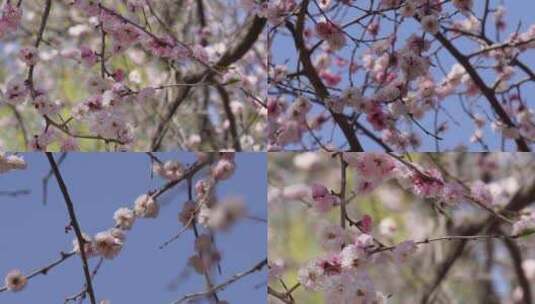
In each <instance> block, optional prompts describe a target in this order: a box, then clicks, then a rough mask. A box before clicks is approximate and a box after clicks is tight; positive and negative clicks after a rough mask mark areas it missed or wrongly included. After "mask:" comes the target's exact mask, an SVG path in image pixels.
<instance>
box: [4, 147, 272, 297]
mask: <svg viewBox="0 0 535 304" xmlns="http://www.w3.org/2000/svg"><path fill="white" fill-rule="evenodd" d="M158 155H159V157H160V158H161V159H179V160H183V161H187V162H192V161H193V160H194V157H193V154H188V153H165V154H158ZM57 156H58V155H56V157H57ZM24 157H25V159H26V160H27V162H28V164H29V167H28V169H27V170H26V171H18V172H12V173H8V174H4V175H0V191H2V190H16V189H29V190H30V191H31V194H30V195H27V196H21V197H18V198H8V197H0V227H1V228H2V232H3V233H4V236H3V237H2V238H1V239H0V276H1V278H2V284H1V285H3V278H4V276H5V274H6V273H7V272H8V271H9V270H11V269H13V268H20V269H21V270H22V271H24V272H29V271H31V270H34V269H36V268H39V267H42V266H44V265H45V264H47V263H49V262H51V261H52V260H54V259H56V258H57V257H58V256H59V252H60V251H61V250H63V251H69V250H71V249H72V245H71V242H72V239H73V238H74V234H73V233H69V234H65V232H64V228H65V226H66V225H67V223H68V216H67V211H66V208H65V203H64V201H63V198H62V196H61V193H60V192H59V190H58V187H57V183H56V181H55V179H52V180H51V182H50V184H49V196H48V205H47V206H43V204H42V190H41V189H42V184H41V180H42V177H43V176H44V175H46V173H47V172H48V170H49V165H48V162H47V160H46V157H45V155H44V154H40V153H33V154H24ZM236 162H237V164H238V168H237V171H236V174H235V175H234V176H233V177H232V178H231V179H230V180H228V181H225V182H223V183H221V184H220V186H219V188H218V194H219V197H225V196H243V197H244V198H245V201H246V203H247V207H248V209H249V211H250V214H251V215H255V216H258V217H261V218H264V219H266V218H267V210H266V156H265V154H262V153H241V154H239V155H237V156H236ZM61 171H62V174H63V177H64V179H65V180H66V183H67V186H68V187H69V190H70V193H71V197H72V199H73V201H74V203H75V208H76V212H77V215H78V219H79V221H80V224H81V226H82V229H83V230H84V231H86V232H87V233H90V234H95V233H97V232H99V231H103V230H106V229H108V228H110V227H111V226H112V225H113V219H112V216H113V213H114V211H115V210H116V209H117V208H119V207H121V206H131V205H132V202H133V201H134V200H135V199H136V197H137V196H138V195H139V194H141V193H144V192H145V191H147V190H149V189H154V188H155V187H158V186H159V185H162V183H163V181H162V180H161V179H159V178H154V179H151V177H150V171H149V159H148V157H147V156H146V155H145V154H143V153H124V154H121V153H79V154H70V155H69V157H68V158H67V159H66V161H65V162H64V163H63V164H62V166H61ZM184 190H185V189H184V188H183V187H182V188H180V187H179V188H178V189H177V190H176V191H174V192H172V193H169V195H167V196H165V197H163V198H162V200H161V203H162V208H161V212H160V216H159V217H158V219H156V220H139V221H138V222H136V224H135V226H134V228H133V230H132V231H130V232H129V233H128V235H127V241H126V245H125V247H124V248H123V251H122V252H121V254H120V255H119V256H118V257H116V258H115V259H114V260H112V261H106V262H105V263H104V264H103V265H102V268H101V269H100V272H99V273H98V275H97V277H96V278H95V280H94V286H95V290H96V294H97V297H98V298H99V299H103V298H107V299H109V300H111V303H112V304H123V303H170V302H171V301H172V300H175V299H178V298H180V297H181V296H182V295H184V294H187V293H191V292H195V291H202V290H203V289H204V283H203V280H202V277H201V276H199V275H197V274H192V275H190V276H189V277H187V278H186V279H183V280H181V281H180V282H179V283H178V284H177V288H176V289H175V290H170V289H169V284H170V283H171V282H173V281H175V280H176V278H177V277H179V276H180V275H181V274H183V273H184V270H185V266H186V263H187V259H188V257H189V256H190V255H191V254H192V252H193V249H192V238H193V236H192V233H191V232H188V233H186V234H184V235H183V237H182V238H181V239H180V240H178V241H176V242H174V243H172V244H171V245H170V246H168V247H167V248H166V249H163V250H160V249H158V246H159V245H160V244H161V243H162V242H163V241H164V240H166V239H167V238H169V237H170V236H172V235H173V234H174V233H175V232H176V231H178V230H179V229H180V228H181V226H180V225H179V223H178V221H177V213H178V211H179V210H180V206H181V204H182V202H183V201H185V191H184ZM266 235H267V228H266V224H265V223H263V222H257V221H252V220H248V219H247V220H243V221H242V222H241V223H240V224H238V225H237V226H235V227H234V228H233V229H232V230H231V231H230V232H229V233H227V234H224V235H221V234H220V236H219V237H218V238H217V244H218V247H219V248H220V250H222V253H223V262H222V268H223V274H222V276H217V278H216V281H217V282H221V281H223V280H225V278H227V277H229V276H230V275H232V274H234V273H236V272H239V271H242V270H246V269H249V267H251V266H252V265H254V264H255V263H257V262H259V261H260V260H261V259H263V258H265V257H266V252H267V249H266ZM96 261H97V260H96V259H94V260H93V263H95V262H96ZM266 279H267V277H266V270H265V269H264V272H262V273H256V274H254V275H252V276H250V277H248V278H246V279H244V280H242V281H240V282H238V283H236V284H234V285H232V286H231V287H229V288H228V289H226V290H225V291H224V292H221V296H220V298H221V299H224V300H228V301H229V302H230V303H258V300H259V299H262V301H264V299H265V283H266ZM83 283H84V279H83V272H82V268H81V261H80V259H79V258H78V257H73V258H71V259H69V260H68V261H66V262H65V263H64V264H63V265H61V266H59V267H58V268H56V269H54V270H52V271H51V272H50V273H49V274H48V275H47V276H38V277H36V278H33V279H32V280H30V281H29V284H28V286H27V288H26V289H25V290H23V291H22V292H19V293H10V292H5V293H2V294H0V303H9V304H27V303H63V300H64V298H65V297H67V296H70V295H73V294H75V293H77V292H78V291H79V290H80V289H81V288H82V286H83Z"/></svg>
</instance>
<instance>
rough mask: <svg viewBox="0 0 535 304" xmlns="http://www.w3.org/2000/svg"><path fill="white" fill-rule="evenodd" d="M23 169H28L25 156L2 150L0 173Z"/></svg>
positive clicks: (0, 152) (0, 154)
mask: <svg viewBox="0 0 535 304" xmlns="http://www.w3.org/2000/svg"><path fill="white" fill-rule="evenodd" d="M23 169H26V162H25V161H24V158H22V157H21V156H19V155H16V154H6V153H5V152H2V151H0V174H3V173H7V172H9V171H12V170H23Z"/></svg>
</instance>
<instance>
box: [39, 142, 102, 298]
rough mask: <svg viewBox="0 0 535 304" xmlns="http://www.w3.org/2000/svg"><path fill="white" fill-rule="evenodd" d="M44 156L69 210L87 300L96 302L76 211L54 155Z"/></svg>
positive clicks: (47, 154)
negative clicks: (76, 241) (78, 251)
mask: <svg viewBox="0 0 535 304" xmlns="http://www.w3.org/2000/svg"><path fill="white" fill-rule="evenodd" d="M46 157H47V158H48V162H49V163H50V167H52V171H53V172H54V176H55V177H56V180H57V181H58V185H59V188H60V190H61V193H62V194H63V198H64V199H65V205H66V206H67V211H68V212H69V217H70V219H71V225H72V227H73V228H74V232H75V234H76V239H77V240H78V248H80V258H81V259H82V268H83V270H84V275H85V281H86V286H87V294H88V295H89V300H90V301H91V304H96V303H97V301H96V298H95V291H94V289H93V284H92V282H91V272H90V271H89V266H88V263H87V256H86V254H85V250H83V248H84V247H85V246H84V245H85V242H86V241H85V239H84V237H83V235H82V230H81V229H80V224H79V223H78V220H77V219H76V213H75V211H74V204H73V202H72V200H71V197H70V195H69V191H68V190H67V186H66V185H65V181H64V180H63V177H62V176H61V173H60V172H59V168H58V165H57V164H56V161H55V160H54V155H53V154H52V153H50V152H47V153H46Z"/></svg>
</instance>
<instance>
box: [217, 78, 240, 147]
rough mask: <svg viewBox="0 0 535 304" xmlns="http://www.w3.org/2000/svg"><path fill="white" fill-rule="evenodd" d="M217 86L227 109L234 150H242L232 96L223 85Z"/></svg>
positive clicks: (224, 107)
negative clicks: (232, 107) (231, 103)
mask: <svg viewBox="0 0 535 304" xmlns="http://www.w3.org/2000/svg"><path fill="white" fill-rule="evenodd" d="M216 88H217V91H218V92H219V95H220V96H221V101H222V103H223V109H224V110H225V114H226V115H227V119H228V121H229V129H230V134H231V135H232V142H233V146H234V150H235V151H236V152H241V150H242V149H241V145H240V137H239V136H238V127H237V126H236V117H235V116H234V113H232V109H231V108H230V98H229V96H228V92H227V91H226V90H225V88H223V87H222V86H217V87H216Z"/></svg>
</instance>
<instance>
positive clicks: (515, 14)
mask: <svg viewBox="0 0 535 304" xmlns="http://www.w3.org/2000/svg"><path fill="white" fill-rule="evenodd" d="M368 2H369V1H361V2H359V3H360V6H366V5H367V4H368ZM484 2H485V1H483V0H478V1H474V3H475V9H474V11H475V12H476V14H477V15H478V16H481V12H482V10H483V9H482V7H483V4H484ZM498 3H504V4H505V7H506V9H507V12H508V14H507V18H506V20H507V21H508V25H509V26H508V29H507V31H506V33H507V34H506V35H502V40H503V37H508V36H509V34H510V33H511V32H514V31H515V30H516V28H517V25H520V27H519V28H520V32H524V31H526V30H527V29H528V28H529V26H531V25H532V24H535V15H534V14H532V13H526V12H532V11H534V10H535V1H519V0H505V1H497V0H494V1H491V4H492V6H493V7H496V5H497V4H498ZM356 4H357V5H359V4H358V3H356ZM446 8H447V10H449V11H451V4H448V5H447V6H446ZM310 9H311V11H314V10H315V6H314V4H313V3H311V4H310ZM350 11H351V12H355V10H354V9H352V10H350ZM339 15H340V16H342V14H339ZM354 18H355V16H354V15H351V14H346V15H345V16H344V17H343V18H342V19H340V18H339V19H336V20H339V21H340V20H341V21H342V22H340V23H342V24H344V23H346V22H347V21H348V20H353V19H354ZM318 19H319V18H318ZM455 19H456V20H460V19H462V17H461V16H456V17H455ZM492 24H493V19H492V18H490V19H489V21H488V33H490V34H489V37H491V39H495V38H494V36H495V35H494V31H493V25H492ZM309 26H310V24H309ZM391 28H392V26H391V22H389V21H388V22H383V23H382V32H381V35H380V37H384V36H385V33H387V32H388V31H391ZM419 29H420V26H419V24H417V22H416V21H414V20H407V21H405V22H404V23H403V25H402V26H401V27H400V29H399V36H398V41H397V43H396V46H397V48H399V47H401V46H402V45H403V41H404V40H405V38H406V37H408V36H409V35H411V34H413V33H415V32H418V33H421V30H419ZM346 30H347V31H348V32H349V33H351V34H352V35H353V36H356V37H359V36H360V32H361V31H360V27H358V26H352V27H350V28H348V29H346ZM357 33H358V34H357ZM428 38H429V37H428ZM348 41H349V39H348ZM438 45H439V43H438V42H435V43H434V44H433V47H432V50H436V49H437V46H438ZM455 45H457V46H458V47H460V49H461V51H463V52H465V53H469V52H472V51H474V50H476V48H474V46H473V44H469V43H459V42H457V41H456V42H455ZM351 46H352V45H351ZM271 49H272V51H271V55H272V59H273V63H274V64H283V63H285V62H286V63H287V65H288V67H289V72H290V73H293V72H295V67H296V51H295V46H294V43H293V40H291V39H290V38H289V37H288V35H286V34H284V35H280V34H279V35H277V39H275V40H274V41H273V46H272V48H271ZM364 49H366V48H364V47H363V48H361V49H360V50H359V51H357V57H356V60H357V62H359V63H361V62H362V61H361V58H360V55H362V51H363V50H364ZM351 51H352V47H346V48H344V49H343V50H341V51H339V52H338V54H339V55H342V56H344V58H350V54H351ZM441 52H442V54H446V51H445V50H443V51H441ZM315 54H319V52H318V51H316V52H315ZM519 58H520V59H521V60H522V61H523V62H524V63H526V64H527V65H528V66H530V67H531V68H535V50H530V51H528V52H526V53H524V54H523V55H521V56H520V57H519ZM441 61H442V64H443V66H444V67H445V69H446V70H447V71H449V70H450V68H451V65H452V64H454V63H455V60H454V59H453V58H452V57H451V56H450V55H449V54H448V55H443V56H441ZM434 70H435V72H434V73H433V75H435V76H436V78H435V79H436V80H441V79H442V76H441V74H440V73H438V68H434ZM331 71H333V72H337V71H339V70H337V69H336V68H333V69H331ZM343 75H344V77H343V81H342V82H341V83H340V84H339V85H338V86H337V87H338V88H340V89H343V88H345V87H347V86H349V82H348V81H347V71H346V68H344V69H343ZM357 75H361V76H358V77H355V84H357V85H359V84H362V75H363V72H362V71H361V72H359V74H357ZM482 76H483V78H484V79H487V80H493V79H494V77H490V78H489V75H482ZM517 76H522V78H524V77H525V74H523V72H521V71H519V72H517ZM303 79H304V77H303ZM488 83H492V81H489V82H488ZM271 91H273V90H271ZM333 92H334V91H333ZM368 93H369V92H368ZM534 94H535V84H534V83H533V82H531V84H529V85H526V86H524V90H523V95H524V101H525V102H527V103H528V104H529V106H530V107H531V108H535V100H534V99H533V98H532V96H534ZM442 106H443V107H444V108H445V109H446V110H447V111H448V113H449V116H451V117H454V118H455V120H456V123H454V122H453V121H452V120H451V119H450V118H449V117H448V116H447V115H445V114H444V113H443V112H442V113H441V114H440V115H439V122H442V121H448V125H449V132H448V133H447V135H446V136H445V137H444V140H442V141H441V142H440V150H441V151H444V150H448V149H449V150H451V149H452V148H454V147H455V146H457V145H458V144H459V143H464V144H466V146H468V148H469V149H470V150H471V151H481V150H482V147H481V146H480V145H479V144H478V143H474V144H470V143H469V139H470V137H471V136H472V134H473V131H474V129H475V126H474V124H473V122H472V120H470V119H468V116H467V115H466V113H464V111H463V110H462V108H461V106H460V105H459V99H458V98H457V97H451V98H447V99H446V100H444V101H442ZM477 106H478V107H479V109H480V110H479V111H478V112H482V111H485V112H486V113H488V114H490V115H492V111H491V110H490V108H489V106H488V101H487V100H486V99H485V98H483V97H481V98H479V99H478V100H477ZM314 112H315V113H319V112H321V111H320V110H319V107H316V109H315V110H314ZM359 121H360V122H361V123H363V124H364V125H366V126H368V128H369V129H371V126H369V125H368V124H367V122H366V119H365V118H364V117H363V118H361V119H360V120H359ZM420 122H421V123H422V125H423V126H425V128H426V129H427V130H430V131H432V130H433V122H434V111H430V112H429V113H428V115H427V116H426V117H425V118H424V119H423V120H421V121H420ZM401 129H402V130H406V124H404V125H402V128H401ZM331 130H332V128H330V127H324V128H323V130H322V132H321V133H318V134H319V135H321V136H322V137H323V138H325V139H328V138H329V137H330V136H331ZM412 130H414V131H415V132H416V133H417V134H419V135H421V136H420V138H421V139H422V143H423V144H422V146H421V147H420V149H419V151H421V152H427V151H435V140H434V139H433V138H432V137H430V136H427V135H425V134H424V133H423V132H422V131H421V130H420V129H418V128H417V127H416V126H414V127H413V129H412ZM374 133H376V134H379V133H377V132H374ZM308 138H309V140H308V141H307V143H311V142H313V140H312V138H310V136H308ZM334 138H335V142H336V143H337V145H338V146H340V143H344V142H345V139H344V138H343V135H342V133H341V132H340V130H339V129H336V132H335V134H334ZM359 139H360V140H361V142H362V144H363V146H364V149H365V150H367V151H369V150H380V151H382V148H380V147H379V146H378V145H376V144H375V143H374V142H373V141H372V140H370V139H368V138H367V137H366V136H365V135H360V136H359ZM484 140H485V142H486V143H487V144H488V145H489V146H490V149H491V150H499V149H500V148H501V136H498V135H497V134H496V133H494V132H493V131H492V130H491V129H490V127H488V128H485V129H484ZM289 148H290V149H299V148H300V146H295V145H293V146H290V147H289ZM345 148H348V146H347V145H346V147H345ZM505 148H506V149H514V148H515V146H514V143H511V142H509V143H508V144H507V145H506V146H505Z"/></svg>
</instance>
